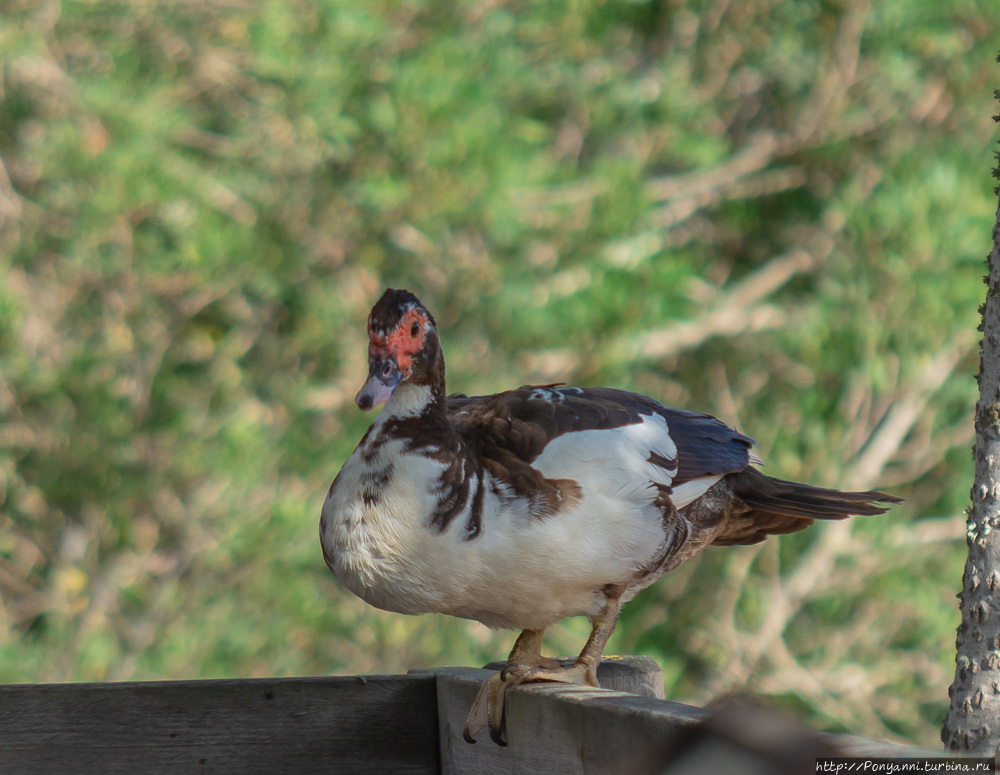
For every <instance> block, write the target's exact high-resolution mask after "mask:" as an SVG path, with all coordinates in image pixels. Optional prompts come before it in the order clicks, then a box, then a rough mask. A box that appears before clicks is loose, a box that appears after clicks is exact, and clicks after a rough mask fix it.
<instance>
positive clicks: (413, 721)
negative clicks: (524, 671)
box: [0, 675, 439, 775]
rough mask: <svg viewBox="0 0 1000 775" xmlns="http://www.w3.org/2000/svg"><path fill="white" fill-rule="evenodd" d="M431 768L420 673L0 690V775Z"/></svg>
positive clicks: (430, 709)
mask: <svg viewBox="0 0 1000 775" xmlns="http://www.w3.org/2000/svg"><path fill="white" fill-rule="evenodd" d="M437 772H439V764H438V736H437V712H436V696H435V680H434V677H433V676H430V675H428V676H368V677H329V678H275V679H249V680H222V681H176V682H175V681H159V682H148V683H118V684H48V685H13V686H0V773H18V775H34V773H38V775H62V773H66V775H71V774H72V775H81V774H83V773H101V774H102V775H104V774H114V773H122V774H123V775H124V773H129V774H130V775H131V774H132V773H144V774H146V775H158V774H159V773H164V775H165V774H166V773H171V775H173V774H174V773H199V774H201V773H213V774H215V773H219V774H225V773H233V775H237V774H238V775H255V774H256V773H261V775H263V774H264V773H267V775H280V774H281V773H295V775H307V774H309V773H323V774H324V775H330V773H337V774H338V775H344V774H345V773H351V774H353V773H358V774H359V775H363V774H366V773H378V774H379V775H383V774H384V773H419V774H420V775H423V774H425V773H426V774H428V775H429V774H431V773H437Z"/></svg>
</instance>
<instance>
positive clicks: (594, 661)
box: [464, 586, 624, 745]
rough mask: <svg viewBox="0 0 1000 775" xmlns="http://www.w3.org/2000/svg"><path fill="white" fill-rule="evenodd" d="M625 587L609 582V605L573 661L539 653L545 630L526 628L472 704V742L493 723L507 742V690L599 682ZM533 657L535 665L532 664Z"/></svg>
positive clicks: (494, 733) (493, 731)
mask: <svg viewBox="0 0 1000 775" xmlns="http://www.w3.org/2000/svg"><path fill="white" fill-rule="evenodd" d="M623 591H624V587H619V586H615V587H612V586H608V587H607V588H605V590H604V593H605V605H604V608H603V609H601V612H600V613H599V614H598V615H597V616H595V617H593V619H592V620H591V621H592V624H593V629H591V631H590V637H589V638H587V643H586V645H585V646H584V647H583V650H582V651H581V652H580V655H579V656H578V657H577V658H576V661H574V663H573V664H572V665H569V666H567V667H563V666H562V665H560V664H559V663H558V662H556V661H555V660H552V659H546V658H545V657H542V656H541V655H540V653H539V647H540V646H541V639H542V638H541V636H542V632H541V631H540V630H525V631H524V632H522V633H521V636H520V637H519V638H518V639H517V643H515V644H514V649H513V650H512V651H511V653H510V658H509V661H508V663H507V665H506V666H505V667H504V668H503V670H501V671H500V672H499V673H496V674H494V675H492V676H490V677H489V678H487V679H486V682H485V683H484V684H483V686H482V688H481V689H480V690H479V694H478V695H476V700H475V702H473V704H472V710H471V711H470V712H469V718H468V721H467V722H466V725H465V732H464V736H465V739H466V740H468V741H469V742H470V743H471V742H474V740H473V737H474V736H475V735H476V734H477V733H478V732H479V731H480V730H481V729H482V728H483V727H484V726H489V729H490V737H492V738H493V740H494V742H496V743H497V744H498V745H506V744H507V742H506V732H505V724H504V696H505V695H506V693H507V690H508V689H510V688H512V687H514V686H519V685H520V684H523V683H527V682H529V681H559V682H562V683H574V684H584V685H585V686H595V687H596V686H599V685H600V684H598V682H597V666H598V665H599V664H600V662H601V654H603V653H604V647H605V646H606V645H607V643H608V638H610V637H611V633H612V632H614V629H615V624H616V623H617V622H618V611H619V608H620V607H621V604H620V600H621V596H622V592H623ZM532 661H534V662H535V664H534V665H532V664H530V663H531V662H532Z"/></svg>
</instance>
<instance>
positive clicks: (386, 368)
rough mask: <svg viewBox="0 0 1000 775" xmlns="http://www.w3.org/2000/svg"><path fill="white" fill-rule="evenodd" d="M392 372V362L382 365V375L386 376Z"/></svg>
mask: <svg viewBox="0 0 1000 775" xmlns="http://www.w3.org/2000/svg"><path fill="white" fill-rule="evenodd" d="M391 374H392V364H391V363H387V364H385V366H383V367H382V376H383V377H385V378H388V377H389V376H390V375H391Z"/></svg>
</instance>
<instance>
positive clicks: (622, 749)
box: [435, 667, 709, 775]
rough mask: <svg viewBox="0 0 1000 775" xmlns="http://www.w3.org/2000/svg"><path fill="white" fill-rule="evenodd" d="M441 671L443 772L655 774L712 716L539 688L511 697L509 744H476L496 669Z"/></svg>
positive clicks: (485, 738)
mask: <svg viewBox="0 0 1000 775" xmlns="http://www.w3.org/2000/svg"><path fill="white" fill-rule="evenodd" d="M435 672H436V674H437V680H438V683H437V689H438V716H439V719H440V730H441V772H442V773H443V774H444V775H486V773H489V775H502V774H503V773H518V774H523V775H563V773H566V774H572V775H575V774H576V773H588V775H599V774H601V773H640V774H641V773H644V772H651V771H652V768H653V767H655V766H656V765H657V764H659V763H662V762H663V761H665V759H666V757H667V755H668V754H669V752H670V750H671V748H672V747H673V746H674V745H675V743H676V740H677V738H678V735H680V734H682V733H683V732H684V730H685V729H688V728H690V727H691V726H692V725H694V724H697V723H698V722H699V721H702V720H703V719H705V718H707V717H708V716H709V712H708V711H706V710H703V709H701V708H695V707H692V706H690V705H682V704H680V703H677V702H664V701H663V700H658V699H653V698H650V697H638V696H635V695H630V694H624V693H621V692H613V691H609V690H606V689H588V688H585V687H580V686H568V685H565V684H545V683H537V684H531V685H526V686H522V687H518V688H517V689H513V690H511V692H510V693H509V694H508V699H507V703H508V705H507V711H508V717H507V735H508V739H509V742H510V745H509V746H508V747H506V748H500V747H499V746H497V745H495V744H494V743H493V742H492V741H491V740H490V738H489V735H487V734H486V733H485V732H483V733H482V734H481V736H480V737H481V739H480V740H479V742H477V743H476V744H475V745H469V744H468V743H467V742H465V740H464V739H463V738H462V729H463V727H464V725H465V718H466V715H467V714H468V712H469V708H470V707H471V706H472V701H473V699H474V698H475V695H476V692H477V691H478V690H479V686H480V685H481V684H482V682H483V681H484V680H485V679H486V678H487V677H488V676H489V675H490V671H488V670H474V669H472V668H460V667H459V668H439V669H436V670H435Z"/></svg>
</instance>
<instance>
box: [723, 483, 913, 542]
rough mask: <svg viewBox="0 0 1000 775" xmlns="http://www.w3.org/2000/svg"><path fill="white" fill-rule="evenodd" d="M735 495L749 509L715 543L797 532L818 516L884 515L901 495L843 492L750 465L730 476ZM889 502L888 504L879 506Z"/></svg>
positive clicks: (819, 517) (824, 517) (757, 539)
mask: <svg viewBox="0 0 1000 775" xmlns="http://www.w3.org/2000/svg"><path fill="white" fill-rule="evenodd" d="M729 481H730V483H731V484H732V487H733V494H734V495H735V496H736V497H737V498H738V499H739V500H740V501H742V502H743V503H744V504H746V506H747V507H748V508H749V509H750V510H749V511H748V512H746V513H744V514H742V515H741V516H739V517H735V518H734V519H732V520H731V522H730V528H729V529H727V530H726V531H724V532H723V533H722V534H721V535H720V536H719V537H718V538H717V539H716V540H715V541H714V542H713V543H714V544H715V545H719V546H725V545H730V544H755V543H758V542H759V541H763V540H764V539H765V538H766V537H767V536H769V535H779V534H784V533H795V532H798V531H799V530H803V529H805V528H807V527H808V526H809V525H811V524H812V523H813V520H816V519H845V518H846V517H850V516H852V515H864V516H870V515H873V514H884V513H885V512H886V511H888V510H889V505H891V504H893V503H901V502H902V500H903V499H902V498H897V497H895V496H893V495H886V494H885V493H884V492H876V491H874V490H872V491H870V492H842V491H840V490H828V489H826V488H825V487H813V486H812V485H810V484H799V483H798V482H786V481H784V480H783V479H774V478H772V477H770V476H766V475H764V474H762V473H761V472H760V471H757V470H756V469H753V468H747V469H745V470H743V471H741V472H740V473H738V474H734V475H732V476H730V477H729ZM880 504H889V505H885V506H883V505H880Z"/></svg>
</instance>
